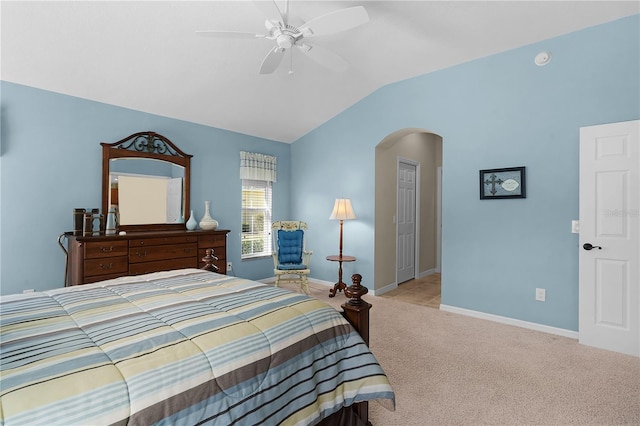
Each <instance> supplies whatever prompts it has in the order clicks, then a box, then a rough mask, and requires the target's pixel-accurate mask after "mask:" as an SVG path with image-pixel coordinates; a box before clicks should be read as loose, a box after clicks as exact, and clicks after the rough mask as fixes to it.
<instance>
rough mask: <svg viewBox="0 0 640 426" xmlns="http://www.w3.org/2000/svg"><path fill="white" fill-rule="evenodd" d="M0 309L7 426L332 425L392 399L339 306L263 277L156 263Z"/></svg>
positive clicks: (2, 408)
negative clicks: (144, 270) (148, 270)
mask: <svg viewBox="0 0 640 426" xmlns="http://www.w3.org/2000/svg"><path fill="white" fill-rule="evenodd" d="M0 312H1V322H0V326H1V332H2V334H1V342H0V367H1V376H0V379H1V385H0V425H6V426H10V425H21V426H22V425H30V424H47V425H54V424H64V425H74V424H82V425H88V424H91V425H102V424H114V425H125V424H131V425H151V424H170V425H182V424H184V425H197V424H211V425H232V424H237V425H257V424H266V425H276V424H285V425H289V424H291V425H293V424H299V425H308V424H309V425H313V424H334V423H336V422H337V420H335V419H337V418H340V419H343V420H344V419H345V418H347V417H350V415H349V416H347V415H346V414H344V413H356V412H358V410H354V409H353V407H356V408H357V407H360V411H361V409H362V406H363V404H364V407H365V410H366V401H371V400H379V401H381V402H382V403H383V404H384V405H385V406H386V407H387V408H389V409H393V407H394V404H395V396H394V393H393V390H392V388H391V386H390V384H389V381H388V380H387V377H386V376H385V374H384V372H383V370H382V368H381V367H380V365H379V364H378V362H377V361H376V359H375V357H374V356H373V354H372V353H371V352H370V351H369V348H368V346H367V345H366V343H365V341H364V340H363V338H362V337H361V336H360V334H358V332H357V331H356V330H355V329H354V328H353V327H352V326H351V325H350V324H349V323H348V322H347V321H346V320H345V319H344V318H343V316H342V315H340V313H339V312H337V311H336V310H335V309H333V308H331V307H330V306H328V305H326V304H325V303H324V302H321V301H318V300H316V299H313V298H311V297H308V296H306V295H303V294H298V293H294V292H291V291H288V290H285V289H282V288H276V287H273V286H269V285H266V284H262V283H259V282H255V281H250V280H246V279H242V278H237V277H231V276H226V275H221V274H217V273H213V272H209V271H205V270H199V269H182V270H176V271H167V272H157V273H152V274H146V275H139V276H128V277H122V278H118V279H114V280H107V281H102V282H99V283H93V284H86V285H82V286H74V287H67V288H61V289H56V290H50V291H45V292H38V293H29V294H19V295H9V296H3V297H1V298H0ZM365 415H366V412H365ZM323 419H324V420H323ZM354 421H355V420H346V422H354ZM364 421H365V422H366V421H367V420H366V418H365V419H364ZM353 424H357V423H353ZM365 424H366V423H365Z"/></svg>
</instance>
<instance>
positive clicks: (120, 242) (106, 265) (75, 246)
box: [67, 229, 229, 285]
mask: <svg viewBox="0 0 640 426" xmlns="http://www.w3.org/2000/svg"><path fill="white" fill-rule="evenodd" d="M228 233H229V230H224V229H217V230H214V231H202V230H198V231H186V230H175V231H174V230H171V231H145V232H129V233H127V234H126V235H97V236H78V235H71V234H68V235H67V239H68V242H69V247H68V252H69V254H68V259H67V262H68V265H67V267H68V269H67V271H68V281H69V282H68V283H67V285H79V284H88V283H93V282H96V281H102V280H107V279H111V278H118V277H122V276H125V275H140V274H146V273H149V272H158V271H167V270H171V269H181V268H201V267H202V266H204V262H203V261H202V258H203V257H204V256H205V255H206V250H207V249H213V254H214V256H216V257H217V258H218V260H217V261H215V262H214V264H215V265H216V266H217V267H218V268H219V271H218V272H219V273H221V274H225V273H226V267H227V234H228Z"/></svg>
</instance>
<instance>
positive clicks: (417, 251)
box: [395, 157, 420, 286]
mask: <svg viewBox="0 0 640 426" xmlns="http://www.w3.org/2000/svg"><path fill="white" fill-rule="evenodd" d="M400 163H405V164H409V165H412V166H415V168H416V199H415V206H416V211H415V218H416V228H415V233H416V234H415V238H414V241H415V249H414V259H413V274H414V277H415V278H418V274H419V262H418V260H419V259H420V163H418V162H417V161H414V160H410V159H408V158H404V157H398V159H397V161H396V215H395V217H396V220H395V225H396V237H395V246H396V261H395V269H396V270H395V281H396V286H397V285H398V220H397V218H398V202H399V199H398V198H399V196H398V176H399V174H400Z"/></svg>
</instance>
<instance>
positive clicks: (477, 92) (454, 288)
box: [291, 15, 640, 330]
mask: <svg viewBox="0 0 640 426" xmlns="http://www.w3.org/2000/svg"><path fill="white" fill-rule="evenodd" d="M639 28H640V25H639V16H638V15H636V16H633V17H629V18H625V19H622V20H619V21H616V22H613V23H609V24H605V25H601V26H598V27H593V28H590V29H586V30H583V31H579V32H576V33H572V34H569V35H566V36H562V37H558V38H554V39H551V40H547V41H544V42H541V43H537V44H534V45H530V46H526V47H523V48H519V49H515V50H512V51H508V52H504V53H501V54H498V55H494V56H491V57H487V58H483V59H480V60H476V61H473V62H469V63H465V64H462V65H459V66H456V67H452V68H448V69H445V70H442V71H439V72H434V73H430V74H427V75H424V76H420V77H417V78H413V79H410V80H407V81H403V82H400V83H396V84H392V85H389V86H386V87H384V88H383V89H381V90H378V91H377V92H375V93H374V94H372V95H371V96H369V97H367V98H366V99H364V100H363V101H361V102H360V103H358V104H357V105H355V106H353V107H352V108H350V109H348V110H347V111H346V112H344V113H342V114H340V115H339V116H337V117H336V118H334V119H333V120H331V121H329V122H328V123H326V124H324V125H323V126H321V127H319V128H317V129H316V130H314V131H313V132H311V133H309V134H308V135H306V136H305V137H303V138H301V139H300V140H298V141H296V142H295V143H294V144H293V146H292V149H291V160H292V169H291V171H292V176H294V177H295V179H293V180H292V183H291V190H292V193H293V194H296V196H295V197H292V200H291V203H292V213H293V216H296V217H300V218H304V219H305V220H307V221H308V222H309V225H310V230H309V241H310V242H311V241H312V242H313V244H312V246H313V247H311V248H313V249H314V251H315V254H314V257H313V261H312V265H311V266H312V271H313V276H314V277H315V278H320V279H324V280H327V281H333V280H335V277H336V274H337V273H336V269H337V267H336V265H334V264H330V263H329V262H327V261H325V260H324V258H325V256H326V255H329V254H335V253H336V252H337V250H338V224H337V223H335V222H333V221H330V220H328V217H329V214H330V212H331V207H332V205H333V200H334V199H335V198H337V197H341V196H344V197H349V198H351V199H352V203H353V206H354V208H355V210H356V214H357V215H358V219H357V220H355V221H350V222H346V223H345V237H344V238H345V253H346V254H353V255H356V256H357V257H358V260H357V261H356V262H355V263H353V264H347V265H345V268H344V275H345V276H346V277H349V276H350V275H351V274H352V273H354V272H358V273H360V274H362V275H363V277H364V279H363V283H364V284H367V286H369V287H372V284H373V270H374V268H373V259H374V237H373V235H374V232H373V226H374V225H373V224H374V218H373V211H374V160H375V157H374V154H375V152H374V148H375V146H376V145H377V144H378V143H379V142H380V141H382V139H384V137H385V136H387V135H389V134H391V133H393V132H395V131H397V130H400V129H403V128H423V129H427V130H430V131H432V132H434V133H437V134H439V135H440V136H442V137H443V170H444V171H443V192H444V195H443V231H442V232H443V242H442V245H443V254H442V256H443V260H442V303H444V304H446V305H451V306H456V307H461V308H466V309H471V310H476V311H481V312H487V313H491V314H496V315H501V316H506V317H511V318H517V319H520V320H524V321H531V322H535V323H540V324H546V325H549V326H553V327H558V328H562V329H568V330H577V329H578V248H577V242H578V238H577V235H576V234H571V232H570V229H571V228H570V223H571V220H572V219H577V218H578V152H579V128H580V127H581V126H589V125H595V124H602V123H609V122H617V121H626V120H632V119H638V118H639V117H640V65H639V64H640V46H639V40H640V30H639ZM543 50H548V51H550V52H551V53H552V55H553V58H552V61H551V63H550V64H548V65H547V66H545V67H538V66H536V65H535V64H534V62H533V58H534V57H535V55H536V54H537V53H539V52H540V51H543ZM399 66H401V65H399ZM319 158H324V159H325V161H318V159H319ZM510 166H526V167H527V198H526V199H517V200H488V201H487V200H482V201H481V200H479V195H478V192H479V190H478V186H479V184H478V171H479V170H480V169H488V168H500V167H510ZM388 202H390V203H395V200H388ZM389 244H395V242H394V241H389ZM394 262H395V261H394V259H390V260H389V267H391V268H393V267H394ZM536 287H542V288H546V290H547V301H546V302H544V303H541V302H536V301H535V297H534V296H535V288H536Z"/></svg>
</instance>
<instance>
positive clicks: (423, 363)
mask: <svg viewBox="0 0 640 426" xmlns="http://www.w3.org/2000/svg"><path fill="white" fill-rule="evenodd" d="M311 291H312V296H314V297H316V298H318V299H321V300H324V301H326V302H327V303H329V304H330V305H332V306H334V307H339V305H340V304H341V303H344V302H345V301H346V299H345V297H344V296H343V294H342V293H338V295H337V296H336V297H335V298H333V299H331V298H329V297H328V288H327V287H324V286H321V285H318V284H312V289H311ZM365 299H366V300H367V301H368V302H369V303H371V304H373V308H372V309H371V336H370V346H371V350H372V351H373V353H374V354H375V355H376V357H377V359H378V361H379V362H380V365H382V367H383V369H384V370H385V372H386V373H387V376H388V377H389V380H390V381H391V384H392V385H393V387H394V390H395V393H396V411H395V412H390V411H387V410H386V409H384V408H383V407H382V406H381V405H379V404H377V403H375V402H374V403H371V404H370V420H371V422H372V423H373V425H374V426H396V425H397V426H401V425H402V426H409V425H586V424H591V425H640V359H639V358H635V357H631V356H627V355H621V354H617V353H613V352H608V351H604V350H600V349H595V348H591V347H587V346H583V345H579V344H578V343H577V342H576V341H575V340H572V339H568V338H564V337H559V336H555V335H551V334H547V333H542V332H537V331H531V330H526V329H522V328H519V327H513V326H509V325H505V324H500V323H495V322H492V321H486V320H479V319H475V318H470V317H466V316H462V315H457V314H453V313H449V312H444V311H440V310H438V309H433V308H428V307H425V306H419V305H413V304H409V303H404V302H400V301H397V300H394V299H386V298H382V297H375V296H366V297H365Z"/></svg>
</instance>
